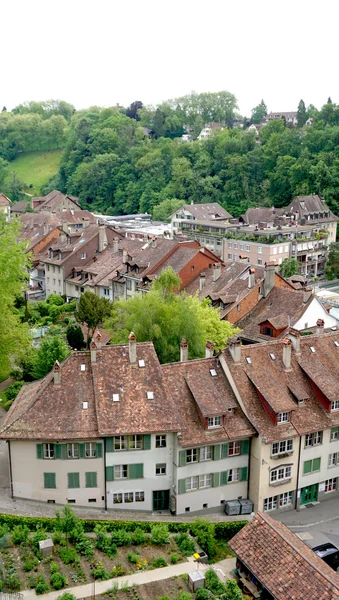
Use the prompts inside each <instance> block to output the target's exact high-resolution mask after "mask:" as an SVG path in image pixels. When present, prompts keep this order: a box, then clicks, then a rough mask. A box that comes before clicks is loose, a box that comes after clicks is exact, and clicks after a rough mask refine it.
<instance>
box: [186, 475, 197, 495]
mask: <svg viewBox="0 0 339 600" xmlns="http://www.w3.org/2000/svg"><path fill="white" fill-rule="evenodd" d="M198 488H199V477H198V475H194V476H193V477H186V492H192V491H193V490H197V489H198Z"/></svg>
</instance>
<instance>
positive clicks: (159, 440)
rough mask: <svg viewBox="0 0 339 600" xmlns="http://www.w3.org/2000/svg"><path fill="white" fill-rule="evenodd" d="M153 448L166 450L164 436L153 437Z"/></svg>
mask: <svg viewBox="0 0 339 600" xmlns="http://www.w3.org/2000/svg"><path fill="white" fill-rule="evenodd" d="M155 447H156V448H166V435H156V436H155Z"/></svg>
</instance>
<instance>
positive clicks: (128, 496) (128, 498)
mask: <svg viewBox="0 0 339 600" xmlns="http://www.w3.org/2000/svg"><path fill="white" fill-rule="evenodd" d="M124 502H133V492H125V493H124Z"/></svg>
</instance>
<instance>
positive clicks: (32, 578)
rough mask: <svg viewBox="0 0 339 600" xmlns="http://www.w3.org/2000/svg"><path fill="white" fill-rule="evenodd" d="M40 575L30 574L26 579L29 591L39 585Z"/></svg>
mask: <svg viewBox="0 0 339 600" xmlns="http://www.w3.org/2000/svg"><path fill="white" fill-rule="evenodd" d="M38 579H39V575H36V574H34V573H30V574H29V575H28V577H27V579H26V586H27V587H28V589H32V588H35V587H36V585H37V583H38Z"/></svg>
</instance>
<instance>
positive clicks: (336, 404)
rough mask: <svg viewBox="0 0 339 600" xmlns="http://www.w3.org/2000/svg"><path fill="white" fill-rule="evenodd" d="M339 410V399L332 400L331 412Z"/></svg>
mask: <svg viewBox="0 0 339 600" xmlns="http://www.w3.org/2000/svg"><path fill="white" fill-rule="evenodd" d="M337 410H339V400H332V402H331V412H335V411H337Z"/></svg>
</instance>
